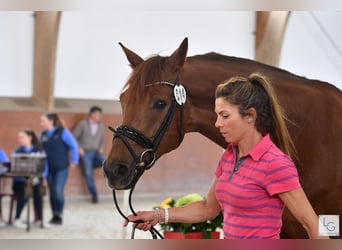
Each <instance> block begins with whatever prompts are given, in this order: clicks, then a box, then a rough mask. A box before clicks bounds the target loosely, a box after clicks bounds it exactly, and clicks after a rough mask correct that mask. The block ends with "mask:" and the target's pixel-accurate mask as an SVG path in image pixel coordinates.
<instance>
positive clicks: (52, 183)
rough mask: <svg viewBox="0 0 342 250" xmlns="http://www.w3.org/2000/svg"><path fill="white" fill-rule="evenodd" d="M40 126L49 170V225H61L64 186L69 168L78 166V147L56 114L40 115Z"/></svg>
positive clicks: (41, 139)
mask: <svg viewBox="0 0 342 250" xmlns="http://www.w3.org/2000/svg"><path fill="white" fill-rule="evenodd" d="M40 125H41V127H42V128H43V131H42V132H41V134H40V137H39V138H40V141H41V145H42V148H43V150H44V152H45V153H46V155H47V164H48V169H49V171H48V175H47V182H48V186H49V192H50V205H51V210H52V214H53V217H52V218H51V220H50V223H51V224H55V225H61V224H62V223H63V218H62V216H63V209H64V203H65V198H64V189H65V184H66V181H67V178H68V175H69V166H70V167H76V165H77V164H78V160H79V155H78V145H77V142H76V140H75V138H74V137H73V135H72V133H71V132H70V131H69V130H68V129H67V128H65V127H64V126H63V124H62V122H61V120H60V118H59V116H58V114H56V113H47V114H44V115H42V116H41V118H40ZM70 153H71V154H70ZM70 155H71V159H70Z"/></svg>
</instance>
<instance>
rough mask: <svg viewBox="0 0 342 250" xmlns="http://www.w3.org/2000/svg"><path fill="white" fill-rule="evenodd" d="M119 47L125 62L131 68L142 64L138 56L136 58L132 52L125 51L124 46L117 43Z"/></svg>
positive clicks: (142, 60)
mask: <svg viewBox="0 0 342 250" xmlns="http://www.w3.org/2000/svg"><path fill="white" fill-rule="evenodd" d="M119 45H120V46H121V48H122V50H123V51H124V53H125V55H126V57H127V60H128V61H129V63H130V64H131V67H132V68H135V67H136V66H138V65H139V64H140V63H142V62H144V59H142V58H141V57H140V56H138V55H137V54H136V53H134V52H133V51H132V50H130V49H127V48H126V47H125V46H123V45H122V43H119Z"/></svg>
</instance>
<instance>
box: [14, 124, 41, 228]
mask: <svg viewBox="0 0 342 250" xmlns="http://www.w3.org/2000/svg"><path fill="white" fill-rule="evenodd" d="M18 142H19V145H20V146H19V147H18V148H17V149H16V150H14V152H13V154H18V153H20V154H31V153H38V152H40V149H41V148H40V142H39V139H38V137H37V136H36V134H35V133H34V131H32V130H29V129H23V130H21V131H19V132H18ZM46 174H47V168H45V171H44V172H43V174H42V176H43V177H46ZM32 184H33V205H34V211H35V215H36V221H35V225H41V221H42V197H41V195H40V190H41V185H40V182H39V179H38V177H37V178H34V179H33V183H32ZM26 185H27V181H26V179H25V178H24V177H15V178H14V179H13V186H12V189H13V193H14V194H15V195H16V197H17V207H16V212H15V220H14V226H15V227H18V228H26V226H27V225H26V224H25V223H23V222H22V221H21V220H20V216H21V212H22V211H23V209H24V207H25V205H26V202H27V198H26V197H25V187H26ZM43 226H44V227H46V226H47V225H43Z"/></svg>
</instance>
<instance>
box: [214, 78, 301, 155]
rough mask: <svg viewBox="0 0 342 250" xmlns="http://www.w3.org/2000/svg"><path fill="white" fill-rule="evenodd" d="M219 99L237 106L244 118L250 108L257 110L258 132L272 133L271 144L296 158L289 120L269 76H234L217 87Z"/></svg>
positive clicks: (216, 95)
mask: <svg viewBox="0 0 342 250" xmlns="http://www.w3.org/2000/svg"><path fill="white" fill-rule="evenodd" d="M220 97H222V98H224V99H225V100H226V101H228V102H229V103H231V104H232V105H236V106H238V107H239V113H240V114H241V116H242V117H244V116H246V115H248V109H249V108H254V109H255V110H256V120H255V127H256V129H257V130H258V131H259V132H260V133H261V134H262V135H266V134H267V133H269V134H270V137H271V139H272V141H273V142H274V143H275V144H276V145H277V146H278V147H279V148H280V149H281V150H283V151H284V152H285V153H286V154H288V155H290V156H291V157H296V150H295V146H294V143H293V141H292V138H291V136H290V133H289V131H288V129H287V127H286V123H285V121H286V120H287V118H286V117H285V114H284V112H283V110H282V108H281V106H280V104H279V103H278V100H277V98H276V95H275V92H274V90H273V87H272V85H271V84H270V82H269V81H268V79H267V78H266V77H264V76H262V75H260V74H257V73H253V74H251V75H250V76H249V77H248V78H246V77H240V76H237V77H232V78H230V79H229V80H227V81H224V82H222V83H221V84H219V85H218V86H217V88H216V92H215V98H220Z"/></svg>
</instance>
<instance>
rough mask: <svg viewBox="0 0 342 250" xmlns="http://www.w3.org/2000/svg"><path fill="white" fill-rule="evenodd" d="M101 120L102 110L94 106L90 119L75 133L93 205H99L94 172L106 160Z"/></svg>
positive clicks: (86, 119)
mask: <svg viewBox="0 0 342 250" xmlns="http://www.w3.org/2000/svg"><path fill="white" fill-rule="evenodd" d="M101 118H102V109H101V108H100V107H98V106H92V107H91V108H90V110H89V114H88V117H87V118H85V119H83V120H81V121H80V122H79V123H78V124H77V126H76V128H75V129H74V131H73V135H74V136H75V138H76V140H77V142H78V146H79V153H80V157H81V163H82V166H83V170H84V174H85V178H86V181H87V185H88V189H89V192H90V193H91V196H92V203H98V194H97V190H96V186H95V181H94V171H93V170H94V168H97V167H101V166H102V163H103V161H104V159H105V155H104V145H105V130H104V124H103V123H102V122H101Z"/></svg>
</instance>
